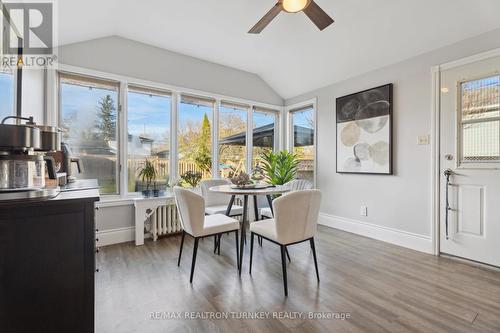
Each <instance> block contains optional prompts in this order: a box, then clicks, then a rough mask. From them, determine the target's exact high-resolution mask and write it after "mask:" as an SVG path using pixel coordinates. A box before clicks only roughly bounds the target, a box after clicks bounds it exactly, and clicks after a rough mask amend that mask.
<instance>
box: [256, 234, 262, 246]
mask: <svg viewBox="0 0 500 333" xmlns="http://www.w3.org/2000/svg"><path fill="white" fill-rule="evenodd" d="M257 241H258V242H259V246H260V247H262V237H260V236H257Z"/></svg>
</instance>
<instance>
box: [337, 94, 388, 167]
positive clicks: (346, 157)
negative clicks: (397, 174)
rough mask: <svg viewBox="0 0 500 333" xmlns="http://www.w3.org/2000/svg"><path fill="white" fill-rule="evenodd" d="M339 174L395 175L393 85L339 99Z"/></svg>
mask: <svg viewBox="0 0 500 333" xmlns="http://www.w3.org/2000/svg"><path fill="white" fill-rule="evenodd" d="M336 115H337V172H338V173H365V174H383V175H391V174H392V84H387V85H384V86H380V87H377V88H373V89H368V90H365V91H361V92H357V93H355V94H351V95H347V96H343V97H339V98H337V107H336Z"/></svg>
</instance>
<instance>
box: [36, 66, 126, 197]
mask: <svg viewBox="0 0 500 333" xmlns="http://www.w3.org/2000/svg"><path fill="white" fill-rule="evenodd" d="M64 75H71V76H75V77H76V78H77V79H81V80H82V81H83V82H84V81H85V79H87V80H92V79H94V80H99V81H104V82H109V83H114V84H116V85H117V91H116V94H117V97H118V98H117V101H116V146H117V156H116V165H115V179H116V192H114V193H109V194H108V193H105V194H101V195H104V196H106V197H113V198H116V197H121V196H122V194H123V193H124V191H126V190H127V189H126V184H127V183H126V182H123V165H124V164H123V155H124V154H123V149H124V148H125V152H126V149H127V146H126V145H125V146H124V145H123V138H122V128H123V126H122V125H123V118H124V117H123V113H122V109H123V104H122V101H123V91H122V85H121V82H120V81H118V80H114V79H111V78H103V77H98V76H94V75H87V74H80V73H73V72H69V71H64V70H57V72H56V82H57V89H56V91H57V116H56V119H57V127H59V128H62V124H61V121H62V93H61V92H62V91H61V76H64ZM44 118H45V119H48V115H47V114H46V115H44ZM49 119H50V118H49ZM125 128H126V127H125ZM125 155H126V154H125ZM125 179H126V178H125ZM124 187H125V188H124Z"/></svg>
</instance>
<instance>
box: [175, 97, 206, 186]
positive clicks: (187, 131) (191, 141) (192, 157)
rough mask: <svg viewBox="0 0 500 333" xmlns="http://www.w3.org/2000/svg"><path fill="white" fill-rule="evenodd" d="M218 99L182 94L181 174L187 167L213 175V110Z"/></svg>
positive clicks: (179, 143)
mask: <svg viewBox="0 0 500 333" xmlns="http://www.w3.org/2000/svg"><path fill="white" fill-rule="evenodd" d="M214 105H215V100H212V99H207V98H202V97H196V96H188V95H182V96H181V101H180V103H179V111H178V118H179V126H178V133H177V144H178V156H179V158H178V166H177V170H178V175H179V176H182V175H183V174H184V173H185V172H187V171H193V172H200V173H201V174H202V177H203V178H210V177H211V176H212V122H211V119H212V113H213V110H214Z"/></svg>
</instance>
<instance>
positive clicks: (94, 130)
mask: <svg viewBox="0 0 500 333" xmlns="http://www.w3.org/2000/svg"><path fill="white" fill-rule="evenodd" d="M60 89H61V91H60V103H61V104H60V106H61V119H60V125H61V127H62V128H63V129H64V130H65V133H64V134H63V141H64V142H65V143H67V144H68V145H69V147H70V149H71V151H72V153H73V155H74V156H75V157H79V158H80V159H81V161H82V163H83V167H84V172H83V173H82V174H77V173H76V169H75V168H74V166H73V170H75V172H74V173H75V174H76V177H77V178H97V179H98V181H99V186H100V191H101V193H102V194H114V193H118V192H119V191H118V182H117V179H118V177H117V161H118V149H119V147H118V140H117V138H118V135H117V134H118V133H117V121H118V114H117V107H118V106H117V105H118V83H115V82H109V81H104V80H99V79H93V78H85V77H77V76H73V75H68V76H66V75H62V74H61V76H60Z"/></svg>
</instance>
